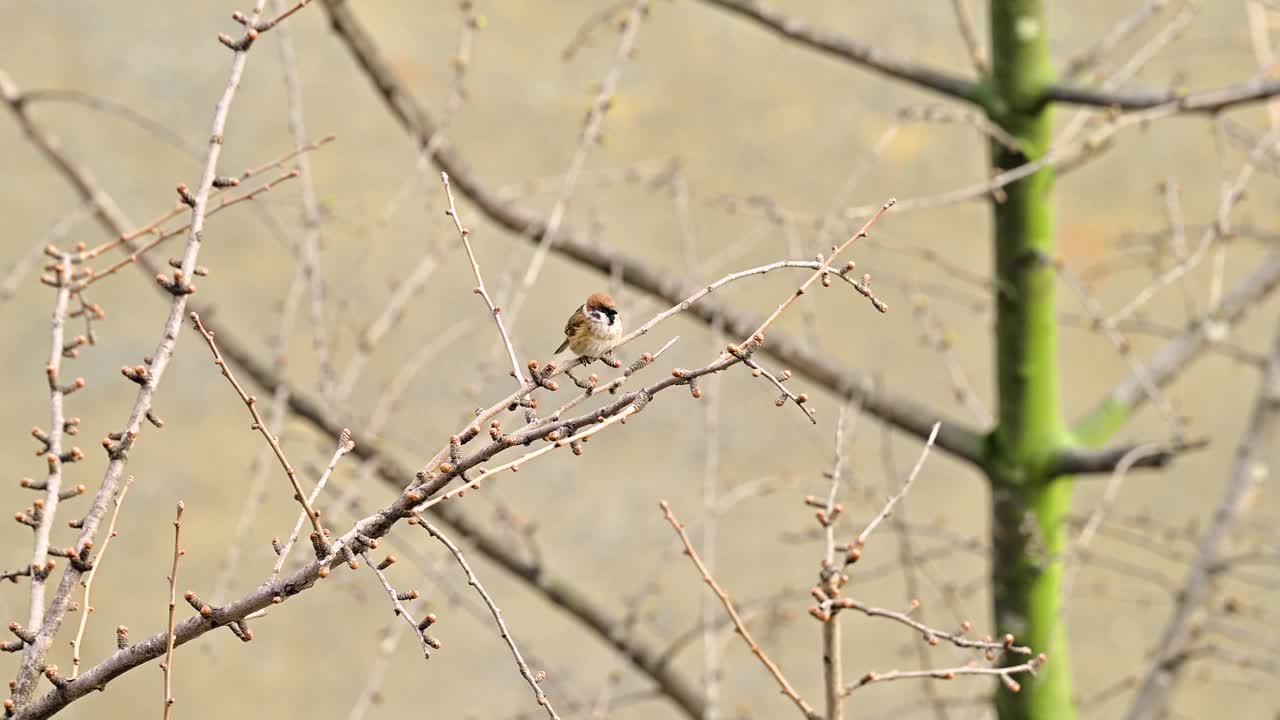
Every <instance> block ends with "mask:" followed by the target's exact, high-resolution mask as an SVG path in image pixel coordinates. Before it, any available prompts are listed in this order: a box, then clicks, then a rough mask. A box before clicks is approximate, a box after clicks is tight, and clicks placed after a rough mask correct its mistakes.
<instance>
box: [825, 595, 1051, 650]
mask: <svg viewBox="0 0 1280 720" xmlns="http://www.w3.org/2000/svg"><path fill="white" fill-rule="evenodd" d="M918 602H919V601H913V602H912V603H911V604H912V608H913V609H914V608H915V607H918ZM824 605H825V607H822V608H821V609H822V610H826V611H830V610H857V611H858V612H860V613H862V614H863V615H866V616H867V617H878V618H885V619H887V620H893V621H894V622H897V623H900V624H902V625H906V626H907V627H909V628H911V629H913V630H916V631H918V632H919V633H920V634H921V635H923V636H924V638H925V640H926V641H927V642H928V643H929V644H931V645H932V644H935V643H937V642H948V643H951V644H952V645H955V646H956V647H958V648H965V649H969V650H983V651H991V652H1001V651H1003V652H1009V653H1014V654H1016V655H1031V654H1032V653H1033V652H1034V651H1033V650H1032V649H1031V648H1029V647H1027V646H1025V645H1016V644H1015V641H1016V638H1014V636H1013V635H1005V636H1004V637H1003V638H1001V639H1000V640H998V641H996V640H992V639H990V638H987V639H984V640H974V639H972V638H969V637H965V635H964V634H963V633H958V632H948V631H946V630H940V629H938V628H934V627H929V626H928V625H925V624H924V623H922V622H920V621H919V620H916V619H915V618H913V617H911V616H910V615H909V614H908V613H905V612H898V611H896V610H886V609H884V608H878V607H871V606H869V605H865V604H863V603H861V602H859V601H857V600H855V599H853V598H851V597H843V598H840V599H838V600H834V601H830V602H828V603H824Z"/></svg>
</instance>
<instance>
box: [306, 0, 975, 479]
mask: <svg viewBox="0 0 1280 720" xmlns="http://www.w3.org/2000/svg"><path fill="white" fill-rule="evenodd" d="M323 7H324V8H325V10H326V11H327V12H328V13H329V19H330V21H331V23H332V25H333V28H334V30H335V31H336V32H337V33H338V35H339V37H340V38H341V39H342V40H343V42H345V43H346V45H347V47H348V49H349V50H350V51H351V53H352V54H353V55H354V56H355V59H356V61H357V62H359V64H360V67H361V69H362V70H364V72H365V74H366V75H367V76H368V77H369V80H370V81H371V82H372V83H373V85H374V87H375V88H376V89H377V90H378V92H379V94H381V95H382V97H383V100H384V101H385V102H386V103H387V105H388V106H389V108H390V110H391V112H392V114H394V115H395V117H396V119H397V120H398V121H399V122H400V124H401V125H402V126H404V128H405V130H406V132H408V133H410V134H411V135H413V136H414V138H415V139H416V140H417V141H418V143H419V144H421V145H425V144H426V143H427V142H428V141H429V140H430V138H431V136H432V135H433V134H434V133H435V130H436V126H435V123H434V122H433V121H432V120H431V118H430V116H429V115H428V114H427V112H426V110H424V109H423V108H422V106H421V105H419V104H418V102H417V100H416V99H415V98H414V97H413V96H412V95H410V94H409V91H408V89H407V88H406V87H405V86H404V85H403V84H402V83H401V82H400V79H399V78H398V77H397V76H396V74H395V71H394V70H392V68H391V65H390V64H389V63H388V62H387V60H386V58H384V57H383V54H382V50H381V49H380V48H379V47H378V46H377V44H376V43H375V42H374V39H373V37H372V36H371V35H369V33H368V32H367V31H366V30H365V28H364V26H363V25H361V24H360V22H359V21H358V20H357V19H356V18H355V16H354V15H353V14H352V12H351V9H350V7H349V5H348V3H347V2H346V0H324V3H323ZM431 159H432V161H433V162H434V163H435V164H436V166H437V167H439V168H440V169H441V170H443V171H445V172H447V173H449V177H450V179H451V180H452V182H453V186H454V187H455V188H456V189H457V190H458V191H459V192H460V193H461V194H462V195H464V196H466V197H467V198H469V199H470V200H471V202H472V203H473V204H474V205H475V206H476V208H477V209H478V210H479V211H480V212H482V213H484V215H485V216H486V217H487V218H488V219H489V220H490V221H492V222H494V223H496V224H497V225H500V226H501V227H503V228H505V229H506V230H508V231H510V232H512V233H514V234H516V235H518V236H520V237H523V238H526V239H527V240H529V241H530V242H532V243H538V242H540V241H541V237H542V235H543V234H544V233H545V230H546V227H547V225H546V221H545V220H544V219H543V218H541V217H539V216H538V215H536V214H534V213H533V212H531V211H529V210H527V209H524V208H521V207H517V206H515V205H513V204H511V203H508V202H507V201H506V200H505V199H504V198H502V197H500V196H499V195H498V194H497V193H496V192H494V191H492V190H491V189H489V187H488V186H486V185H484V184H483V183H482V182H481V181H480V180H479V178H478V177H477V176H476V174H475V173H473V172H471V170H470V169H469V168H468V167H467V166H466V165H465V163H464V162H463V161H462V159H461V158H460V157H459V156H458V155H457V154H456V153H454V152H453V151H452V150H451V149H450V148H447V147H446V148H441V149H440V150H438V151H437V152H436V153H435V154H434V155H433V156H432V158H431ZM552 251H553V252H557V253H559V254H561V255H564V256H566V257H568V258H570V259H571V260H574V261H576V262H578V263H580V264H582V265H585V266H587V267H590V268H593V269H595V270H597V271H599V272H601V273H604V274H612V273H615V272H616V273H617V275H616V277H619V278H620V279H621V280H622V282H625V283H627V284H629V285H631V286H633V287H635V288H637V289H639V290H642V291H644V292H647V293H649V294H650V295H653V296H654V297H657V298H660V299H661V300H663V301H665V302H667V303H670V304H672V305H675V304H677V303H680V302H682V301H683V300H684V299H685V298H686V297H688V296H689V295H690V294H692V292H693V291H694V290H696V288H694V287H690V286H689V285H687V284H685V283H683V282H681V281H679V280H677V279H674V278H673V277H672V276H671V275H670V273H666V272H663V271H662V270H661V269H659V268H656V267H653V266H651V265H649V264H648V263H645V262H643V261H641V260H638V259H636V258H633V257H630V256H627V255H623V254H622V253H618V252H615V251H613V250H610V249H608V248H605V247H603V246H600V245H598V244H596V243H593V242H590V241H589V240H588V238H587V237H586V236H585V235H583V234H582V233H580V232H577V231H575V230H574V229H572V228H561V229H560V230H559V232H558V233H557V234H556V241H555V244H554V245H553V246H552ZM688 313H689V314H690V315H692V316H693V317H696V318H697V319H699V320H701V321H702V322H703V323H705V324H707V325H717V326H719V327H721V328H723V330H724V332H725V333H726V334H730V335H736V336H740V337H749V336H750V335H751V334H752V332H753V331H754V330H755V329H756V328H757V327H758V326H759V325H760V321H759V320H758V319H756V318H753V317H751V316H750V315H747V314H745V313H741V312H738V311H736V310H733V309H731V308H729V307H728V306H725V305H721V304H719V303H715V302H712V301H707V300H702V301H699V302H698V303H697V304H695V305H692V306H691V307H689V308H688ZM760 351H761V352H763V353H767V354H768V355H770V356H772V357H773V358H775V359H777V360H778V361H780V362H782V363H783V364H785V365H786V366H787V367H789V368H791V369H792V370H793V371H795V372H797V373H799V374H801V375H804V376H806V377H807V378H809V379H810V380H811V381H813V382H815V383H816V384H818V385H821V386H823V387H824V388H826V389H827V390H828V391H830V392H832V393H834V394H837V395H839V396H841V397H843V398H847V399H850V400H853V401H855V402H858V403H861V405H862V407H863V409H864V410H865V411H866V412H867V413H870V414H871V415H873V416H875V417H878V418H880V419H881V420H883V421H885V422H887V423H889V424H891V425H893V426H895V427H897V428H899V429H901V430H903V431H905V432H907V433H909V434H911V435H914V436H915V437H918V438H921V439H923V438H925V437H928V435H929V431H930V429H931V428H932V427H933V423H934V421H935V420H937V419H938V414H937V413H936V412H934V411H932V410H930V409H928V408H926V407H924V406H923V405H921V404H919V403H917V402H915V401H913V400H911V399H909V398H907V397H904V396H899V395H892V394H889V393H875V392H872V391H871V388H872V385H873V383H872V380H871V378H870V377H868V376H865V375H863V374H861V373H857V372H854V371H851V370H849V369H847V368H844V367H842V366H840V365H839V364H838V363H836V362H834V361H833V360H831V359H830V358H828V357H825V356H823V355H819V354H816V353H813V352H810V351H808V350H806V349H805V348H804V346H803V344H802V343H800V342H798V341H797V340H795V339H793V338H790V337H788V336H786V335H785V334H783V333H782V332H781V331H778V330H773V331H771V332H770V333H769V338H768V342H767V343H766V344H765V345H764V347H762V348H761V350H760ZM982 442H983V440H982V435H981V434H980V433H979V432H977V431H975V430H973V429H970V428H966V427H965V426H964V424H963V423H959V422H956V421H953V420H944V421H943V432H942V433H941V434H940V435H939V436H938V442H937V445H938V447H939V448H940V449H942V450H944V451H946V452H948V453H950V454H951V455H954V456H956V457H960V458H963V459H965V460H968V461H969V462H971V463H974V464H978V463H980V462H981V459H982Z"/></svg>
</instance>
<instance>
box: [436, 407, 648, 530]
mask: <svg viewBox="0 0 1280 720" xmlns="http://www.w3.org/2000/svg"><path fill="white" fill-rule="evenodd" d="M638 412H640V407H639V406H638V405H635V404H631V405H627V406H626V407H625V408H623V409H622V410H621V411H619V412H617V413H614V414H611V415H609V416H608V417H607V418H606V419H603V420H600V421H599V422H598V423H597V424H595V425H592V426H590V427H588V428H587V429H585V430H581V431H579V432H577V433H574V434H572V435H567V436H563V437H556V438H555V439H553V440H551V443H550V444H548V445H544V446H542V447H540V448H538V449H537V450H533V451H531V452H528V453H525V454H524V455H521V456H520V457H518V458H516V459H515V460H512V461H511V462H508V463H503V464H502V465H499V466H497V467H495V468H488V469H486V468H481V469H480V474H479V475H476V476H475V477H473V478H471V479H470V480H467V481H466V484H465V485H461V486H459V487H456V488H454V489H453V490H450V491H449V492H447V493H444V494H442V495H437V496H436V497H433V498H431V499H430V500H427V501H426V502H424V503H422V504H421V505H418V506H417V507H415V508H414V512H422V511H424V510H427V509H429V508H432V507H435V506H436V505H439V504H440V503H442V502H445V501H447V500H452V499H453V498H455V497H461V496H462V495H464V494H466V492H467V490H469V489H470V490H479V489H480V483H482V482H484V481H485V480H487V479H488V478H490V477H492V476H494V475H498V474H499V473H501V472H503V471H504V470H510V471H512V472H520V466H521V465H523V464H524V463H526V462H528V461H530V460H532V459H534V458H536V457H538V456H540V455H545V454H547V453H549V452H551V451H552V450H555V449H557V448H562V447H564V446H566V445H572V444H574V443H577V442H580V441H582V440H585V439H586V438H589V437H591V436H592V435H595V434H596V433H598V432H600V431H601V430H604V429H605V428H607V427H609V426H610V425H613V424H614V423H625V422H626V421H627V418H629V417H631V416H632V415H635V414H636V413H638ZM553 432H554V431H553ZM548 439H549V440H550V439H551V438H550V437H548Z"/></svg>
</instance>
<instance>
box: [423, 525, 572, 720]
mask: <svg viewBox="0 0 1280 720" xmlns="http://www.w3.org/2000/svg"><path fill="white" fill-rule="evenodd" d="M413 517H414V518H416V519H417V521H418V524H419V525H421V526H422V529H423V530H426V531H427V533H428V534H429V535H431V537H433V538H435V539H437V540H439V541H440V542H441V543H442V544H443V545H444V546H445V547H447V548H449V552H450V553H452V554H453V557H454V558H455V559H457V561H458V564H459V565H461V566H462V571H463V572H465V573H466V574H467V584H468V585H470V586H471V587H473V588H475V589H476V592H477V593H479V594H480V597H481V599H483V600H484V604H485V605H487V606H488V607H489V612H490V613H492V614H493V621H494V622H495V623H497V625H498V630H499V631H500V633H501V635H502V639H503V641H505V642H506V643H507V647H508V648H509V649H510V650H511V655H512V657H514V658H515V661H516V666H517V667H518V668H519V669H520V676H521V677H523V678H524V679H525V682H527V683H529V687H530V688H532V689H533V696H534V699H536V700H537V702H538V704H539V705H541V706H542V707H544V708H545V709H546V711H547V715H548V717H550V718H552V720H560V718H559V716H558V715H556V711H555V708H554V707H552V705H551V700H550V699H549V698H548V697H547V695H546V693H544V692H542V688H541V687H539V682H540V680H539V679H538V677H537V676H535V675H534V674H533V672H531V671H530V670H529V666H528V665H527V664H526V663H525V661H524V657H523V656H522V655H521V654H520V648H518V647H516V641H515V638H513V637H512V636H511V631H510V630H508V629H507V623H506V622H505V621H504V620H503V619H502V610H501V609H499V608H498V604H497V603H495V602H494V601H493V597H492V596H490V595H489V592H488V591H487V590H485V589H484V585H481V584H480V578H478V577H476V574H475V571H473V570H472V569H471V565H470V564H469V563H468V562H467V559H466V558H465V557H463V555H462V551H461V550H459V549H458V546H457V545H455V544H454V543H453V541H452V540H450V539H449V536H447V535H445V534H444V533H442V532H440V530H439V528H437V527H436V526H434V525H432V524H431V523H429V522H427V521H426V520H425V519H423V517H422V516H421V515H417V514H416V513H415V514H414V515H413Z"/></svg>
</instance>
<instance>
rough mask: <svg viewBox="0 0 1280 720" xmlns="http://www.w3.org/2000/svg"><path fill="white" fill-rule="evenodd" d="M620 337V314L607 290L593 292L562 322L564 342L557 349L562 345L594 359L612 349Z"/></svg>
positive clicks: (577, 353) (558, 350) (561, 347)
mask: <svg viewBox="0 0 1280 720" xmlns="http://www.w3.org/2000/svg"><path fill="white" fill-rule="evenodd" d="M621 337H622V316H621V315H619V314H618V309H617V308H616V307H614V304H613V298H612V297H609V295H608V293H592V294H591V296H590V297H588V298H587V301H586V302H585V303H583V304H581V305H579V306H578V309H577V310H574V311H573V314H572V315H570V316H569V322H567V323H565V325H564V342H562V343H560V347H559V348H557V349H556V352H557V353H561V352H564V350H565V348H568V349H569V350H571V351H573V353H574V354H575V355H577V356H579V357H584V358H587V359H588V360H595V359H596V358H599V357H601V356H603V355H605V354H607V353H608V352H609V351H610V350H612V349H613V346H614V345H617V344H618V340H619V339H620V338H621Z"/></svg>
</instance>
